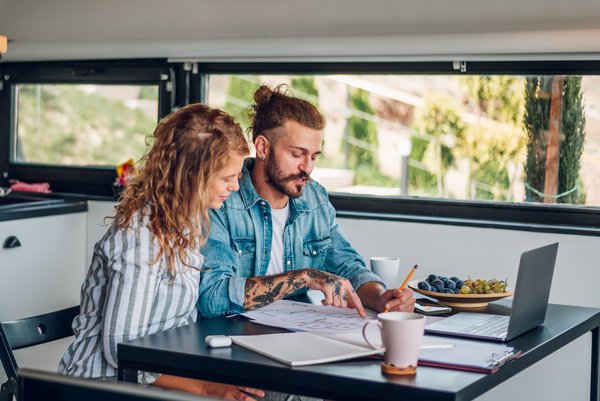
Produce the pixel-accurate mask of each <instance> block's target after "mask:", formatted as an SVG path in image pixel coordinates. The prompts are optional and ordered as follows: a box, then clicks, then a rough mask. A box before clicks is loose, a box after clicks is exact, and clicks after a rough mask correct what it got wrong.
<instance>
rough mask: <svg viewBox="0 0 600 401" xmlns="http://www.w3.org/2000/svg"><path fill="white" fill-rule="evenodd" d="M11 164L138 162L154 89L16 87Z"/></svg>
mask: <svg viewBox="0 0 600 401" xmlns="http://www.w3.org/2000/svg"><path fill="white" fill-rule="evenodd" d="M16 98H17V109H16V112H17V118H16V120H17V125H16V141H15V149H14V157H13V160H14V161H15V162H18V163H39V164H55V165H63V166H115V165H118V164H121V163H123V162H124V161H126V160H128V159H134V160H138V159H139V158H140V157H141V156H142V155H143V153H144V151H145V150H146V138H147V137H148V135H151V134H152V132H153V131H154V127H155V126H156V121H157V120H158V85H97V84H25V83H23V84H17V85H16Z"/></svg>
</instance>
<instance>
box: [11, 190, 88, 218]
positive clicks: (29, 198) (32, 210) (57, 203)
mask: <svg viewBox="0 0 600 401" xmlns="http://www.w3.org/2000/svg"><path fill="white" fill-rule="evenodd" d="M79 212H87V202H86V201H85V200H73V199H64V198H56V197H51V196H42V195H39V194H23V193H18V194H17V193H14V192H13V193H10V194H9V195H7V196H3V197H0V221H7V220H17V219H26V218H31V217H41V216H52V215H57V214H67V213H79Z"/></svg>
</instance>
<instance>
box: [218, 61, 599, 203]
mask: <svg viewBox="0 0 600 401" xmlns="http://www.w3.org/2000/svg"><path fill="white" fill-rule="evenodd" d="M262 83H266V84H269V85H271V86H275V85H278V84H281V83H285V84H287V85H288V86H289V88H290V90H291V92H292V93H293V94H294V95H295V96H298V97H302V98H304V99H306V100H309V101H311V102H312V103H313V104H315V105H316V106H317V107H318V108H319V109H320V110H321V111H322V112H323V114H324V115H325V116H326V119H327V127H326V129H325V132H324V143H323V155H322V156H320V158H319V160H318V162H317V168H316V169H315V171H314V174H313V176H314V178H315V179H317V180H318V181H320V182H321V183H322V184H323V185H324V186H325V187H327V189H328V190H329V191H330V192H338V193H345V194H360V195H372V196H377V197H378V198H381V197H394V196H398V195H408V196H415V197H424V198H433V199H447V200H467V201H495V202H510V203H522V202H541V203H561V204H572V205H592V206H600V181H598V180H597V179H596V177H598V175H599V173H600V75H595V76H593V75H585V76H582V75H576V74H568V75H562V74H561V75H558V74H556V75H554V74H546V73H540V74H522V75H515V74H511V75H508V74H497V73H495V74H456V73H453V74H439V73H436V74H435V75H434V74H430V75H426V74H410V75H408V74H400V73H398V74H391V73H386V74H368V75H365V74H343V75H340V74H336V75H312V74H310V75H274V74H269V75H266V74H260V75H259V74H253V75H242V74H229V75H221V74H211V75H210V76H209V79H208V102H209V104H210V105H211V106H215V107H221V108H223V109H225V110H227V111H229V112H230V113H232V114H233V115H234V116H235V117H236V118H237V119H238V121H240V122H241V123H242V125H244V128H246V127H247V126H248V125H249V124H250V121H249V120H248V117H247V111H248V106H249V105H250V104H251V103H252V95H253V93H254V91H255V90H256V89H257V88H258V86H259V85H260V84H262Z"/></svg>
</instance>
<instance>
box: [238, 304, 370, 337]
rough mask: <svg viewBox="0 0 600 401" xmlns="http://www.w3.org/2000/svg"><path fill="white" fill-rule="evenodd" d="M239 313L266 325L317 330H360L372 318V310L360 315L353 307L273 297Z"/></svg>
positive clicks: (326, 331) (338, 331)
mask: <svg viewBox="0 0 600 401" xmlns="http://www.w3.org/2000/svg"><path fill="white" fill-rule="evenodd" d="M242 316H246V317H248V318H249V319H252V320H253V321H254V322H255V323H260V324H264V325H267V326H273V327H281V328H284V329H288V330H292V331H315V332H321V333H340V332H353V331H357V332H360V331H361V330H362V328H363V326H364V325H365V324H366V323H367V322H369V321H375V320H376V319H375V316H374V313H371V314H370V315H369V316H368V317H367V318H364V319H363V318H362V317H360V315H359V314H358V312H357V311H356V309H349V308H339V307H335V306H323V305H314V304H307V303H304V302H296V301H287V300H279V301H275V302H273V303H272V304H269V305H267V306H264V307H262V308H259V309H255V310H252V311H249V312H245V313H242Z"/></svg>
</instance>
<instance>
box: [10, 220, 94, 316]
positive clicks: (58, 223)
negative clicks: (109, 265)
mask: <svg viewBox="0 0 600 401" xmlns="http://www.w3.org/2000/svg"><path fill="white" fill-rule="evenodd" d="M86 224H87V220H86V213H69V214H60V215H53V216H44V217H34V218H25V219H18V220H7V221H2V222H0V244H3V243H4V241H5V240H6V238H8V237H10V236H15V237H17V238H18V239H19V242H20V243H21V246H18V247H16V248H10V249H5V248H0V319H1V320H8V319H15V318H20V317H25V316H31V315H36V314H40V313H45V312H49V311H51V310H55V309H60V308H63V307H68V306H72V305H75V304H78V303H79V290H80V288H81V283H82V282H83V278H84V273H85V271H86V268H85V266H84V265H85V262H86Z"/></svg>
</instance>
